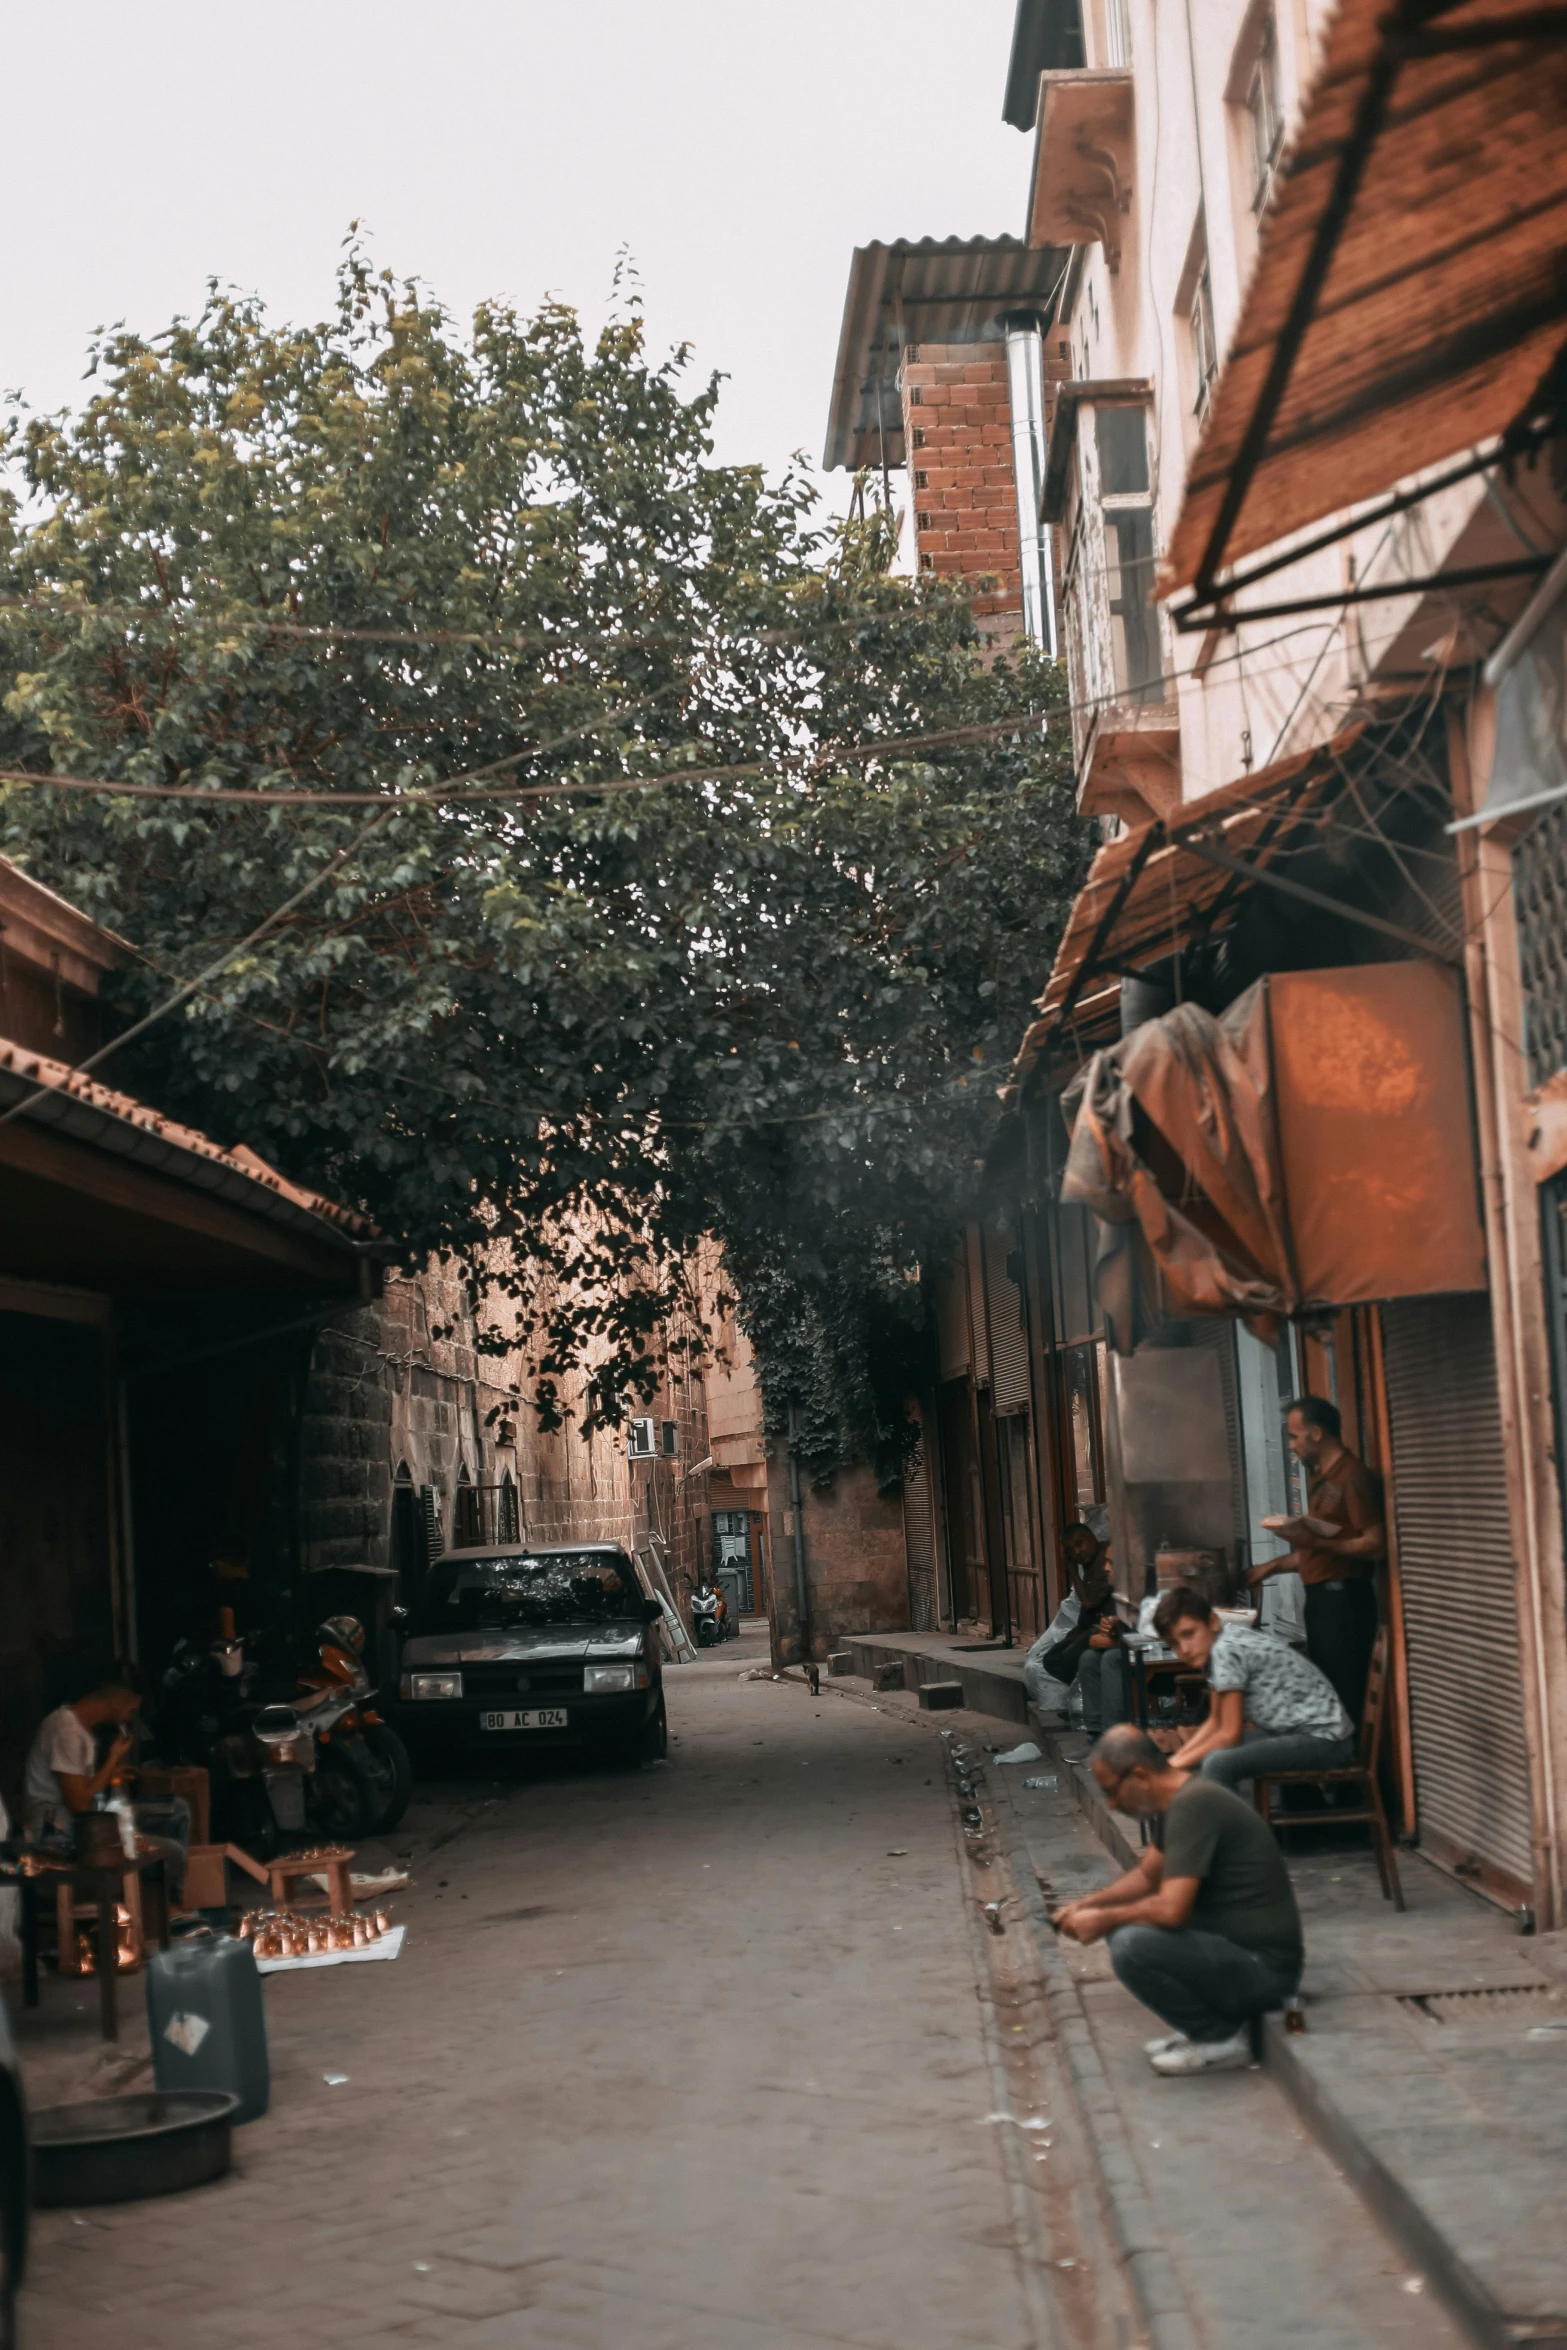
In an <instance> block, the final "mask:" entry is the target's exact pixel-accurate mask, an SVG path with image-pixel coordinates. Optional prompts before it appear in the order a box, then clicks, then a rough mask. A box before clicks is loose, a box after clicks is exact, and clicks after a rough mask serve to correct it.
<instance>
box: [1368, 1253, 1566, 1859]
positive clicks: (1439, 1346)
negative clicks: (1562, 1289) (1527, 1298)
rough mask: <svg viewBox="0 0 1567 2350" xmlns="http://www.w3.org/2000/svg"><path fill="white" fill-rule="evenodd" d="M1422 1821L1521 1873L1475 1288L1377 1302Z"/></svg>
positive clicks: (1514, 1726) (1495, 1465) (1492, 1461)
mask: <svg viewBox="0 0 1567 2350" xmlns="http://www.w3.org/2000/svg"><path fill="white" fill-rule="evenodd" d="M1382 1328H1383V1338H1384V1351H1385V1357H1386V1365H1387V1397H1388V1411H1389V1416H1390V1418H1391V1420H1392V1430H1393V1477H1394V1505H1395V1508H1396V1511H1397V1524H1398V1561H1399V1576H1400V1581H1401V1584H1402V1588H1403V1599H1404V1637H1405V1643H1406V1647H1407V1651H1408V1661H1409V1725H1410V1736H1411V1739H1412V1742H1413V1746H1414V1756H1415V1788H1416V1799H1417V1802H1418V1806H1419V1816H1420V1830H1421V1834H1422V1836H1425V1835H1428V1834H1429V1835H1432V1836H1434V1837H1435V1838H1436V1839H1437V1840H1438V1841H1439V1843H1440V1844H1441V1845H1443V1846H1445V1847H1447V1848H1448V1852H1446V1853H1444V1855H1443V1857H1454V1858H1458V1859H1463V1858H1464V1857H1466V1856H1468V1857H1472V1858H1474V1859H1475V1860H1478V1861H1481V1862H1487V1863H1489V1864H1490V1865H1491V1866H1492V1867H1494V1868H1497V1869H1501V1870H1504V1871H1505V1872H1506V1873H1507V1874H1508V1875H1509V1876H1511V1877H1515V1878H1517V1879H1518V1880H1519V1881H1520V1882H1521V1883H1523V1884H1524V1885H1528V1884H1530V1883H1531V1882H1532V1880H1533V1877H1534V1855H1533V1849H1532V1846H1531V1841H1530V1820H1529V1758H1528V1753H1527V1749H1526V1746H1525V1742H1524V1726H1523V1705H1522V1701H1521V1696H1520V1691H1519V1671H1520V1668H1519V1661H1518V1658H1519V1650H1518V1594H1517V1577H1516V1570H1515V1568H1514V1565H1513V1559H1512V1540H1511V1535H1510V1532H1509V1528H1508V1518H1507V1483H1506V1466H1505V1456H1504V1454H1503V1450H1502V1419H1501V1408H1500V1405H1499V1403H1498V1401H1497V1393H1496V1357H1495V1352H1494V1348H1493V1344H1492V1338H1491V1309H1490V1301H1489V1300H1488V1299H1487V1298H1484V1297H1430V1298H1406V1299H1403V1300H1401V1301H1400V1302H1399V1303H1397V1304H1395V1305H1387V1306H1384V1307H1383V1308H1382Z"/></svg>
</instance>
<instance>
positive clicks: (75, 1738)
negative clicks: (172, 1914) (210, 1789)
mask: <svg viewBox="0 0 1567 2350" xmlns="http://www.w3.org/2000/svg"><path fill="white" fill-rule="evenodd" d="M84 1677H85V1678H87V1679H89V1680H90V1681H91V1686H90V1687H89V1688H87V1689H85V1690H84V1691H83V1693H82V1695H81V1696H80V1697H76V1698H73V1699H72V1700H71V1702H70V1703H69V1704H68V1705H60V1706H56V1707H55V1710H54V1712H53V1713H52V1714H45V1716H44V1718H43V1720H42V1721H41V1722H40V1724H39V1725H38V1734H37V1736H36V1737H35V1738H34V1740H33V1743H32V1745H31V1746H30V1747H29V1749H28V1754H27V1771H26V1777H25V1780H24V1790H25V1794H26V1821H27V1837H28V1841H29V1843H31V1844H35V1845H37V1846H38V1847H39V1848H40V1849H41V1850H42V1851H45V1852H70V1851H72V1850H73V1849H74V1847H75V1841H76V1815H77V1813H78V1812H84V1811H91V1810H93V1808H94V1798H95V1797H97V1796H99V1795H101V1794H103V1793H104V1792H105V1791H106V1790H107V1789H108V1788H110V1787H112V1786H113V1785H114V1783H115V1781H116V1780H117V1779H119V1778H121V1777H123V1776H124V1774H125V1772H126V1771H127V1770H128V1769H129V1767H130V1760H131V1755H132V1753H133V1752H134V1748H135V1741H134V1739H133V1738H132V1736H131V1734H130V1728H129V1725H130V1724H131V1722H132V1721H133V1720H134V1719H135V1716H136V1713H137V1710H138V1708H139V1707H140V1705H141V1689H140V1685H139V1684H140V1675H139V1674H138V1673H137V1671H136V1668H135V1666H134V1665H124V1664H117V1665H114V1666H113V1667H111V1668H107V1669H104V1670H102V1671H100V1672H97V1673H90V1674H88V1675H86V1676H84ZM109 1722H112V1723H113V1724H114V1725H115V1735H114V1737H113V1739H112V1740H111V1741H110V1744H109V1750H108V1753H107V1754H106V1755H105V1756H104V1759H103V1761H102V1762H101V1763H100V1762H99V1760H98V1740H97V1732H98V1731H99V1730H100V1729H101V1728H103V1726H104V1725H105V1724H106V1723H109ZM133 1810H134V1813H135V1819H136V1827H137V1832H138V1834H139V1835H140V1836H141V1837H142V1839H143V1841H144V1843H146V1844H148V1845H150V1846H151V1847H152V1849H153V1852H154V1853H155V1854H156V1855H157V1856H158V1857H159V1858H161V1859H163V1860H164V1861H166V1862H167V1863H168V1870H169V1899H170V1902H171V1903H172V1904H173V1905H174V1906H176V1907H178V1905H179V1903H180V1901H181V1900H182V1898H183V1896H184V1891H185V1854H186V1847H187V1846H188V1845H189V1843H190V1806H189V1804H188V1803H186V1802H184V1801H183V1800H182V1799H181V1798H180V1797H179V1796H174V1797H171V1798H170V1799H169V1800H167V1801H166V1802H160V1803H138V1804H136V1805H134V1806H133Z"/></svg>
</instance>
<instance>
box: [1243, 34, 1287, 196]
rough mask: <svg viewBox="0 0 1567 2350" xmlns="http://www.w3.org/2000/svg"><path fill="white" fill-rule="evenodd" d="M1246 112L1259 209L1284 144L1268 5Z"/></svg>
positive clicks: (1270, 186)
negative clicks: (1249, 129)
mask: <svg viewBox="0 0 1567 2350" xmlns="http://www.w3.org/2000/svg"><path fill="white" fill-rule="evenodd" d="M1246 115H1247V120H1248V122H1249V124H1250V128H1251V208H1252V210H1253V212H1260V211H1261V210H1262V208H1263V206H1264V205H1265V204H1266V203H1267V201H1268V198H1269V196H1271V195H1272V193H1273V173H1274V167H1275V165H1276V164H1277V163H1278V160H1279V149H1280V147H1281V146H1282V145H1283V143H1284V109H1283V107H1282V105H1281V104H1280V101H1279V43H1278V28H1277V27H1276V26H1275V24H1274V21H1273V11H1272V9H1271V8H1270V9H1269V11H1268V13H1267V15H1266V16H1265V17H1264V18H1263V20H1262V29H1261V33H1260V35H1259V38H1258V42H1257V54H1256V57H1255V59H1254V60H1253V63H1252V69H1251V76H1250V79H1249V80H1248V82H1247V84H1246Z"/></svg>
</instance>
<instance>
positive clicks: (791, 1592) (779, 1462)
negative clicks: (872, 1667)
mask: <svg viewBox="0 0 1567 2350" xmlns="http://www.w3.org/2000/svg"><path fill="white" fill-rule="evenodd" d="M800 1493H801V1500H802V1503H803V1507H802V1510H801V1518H802V1520H803V1525H804V1534H805V1576H806V1605H807V1608H808V1611H809V1617H810V1625H809V1630H810V1654H811V1655H812V1656H813V1657H815V1658H816V1659H818V1660H820V1659H821V1658H823V1657H825V1656H826V1655H827V1654H828V1652H829V1650H831V1649H834V1648H839V1647H841V1646H842V1645H843V1643H844V1642H845V1641H846V1640H847V1639H849V1638H850V1637H852V1636H853V1635H855V1634H857V1633H862V1632H893V1631H905V1630H907V1628H908V1622H909V1574H908V1554H907V1550H906V1546H905V1541H904V1526H903V1503H902V1500H901V1498H900V1497H899V1495H897V1494H896V1493H893V1494H884V1493H878V1492H877V1490H876V1476H875V1472H874V1470H872V1469H871V1468H870V1467H868V1466H867V1465H866V1464H865V1463H863V1462H861V1463H858V1464H857V1465H856V1466H855V1467H853V1468H847V1469H840V1470H839V1471H838V1473H837V1475H836V1476H835V1477H834V1478H833V1480H832V1482H831V1484H830V1485H827V1486H825V1487H817V1486H814V1485H812V1483H811V1481H810V1479H809V1478H808V1477H802V1479H801V1481H800ZM767 1503H768V1535H769V1542H768V1547H769V1551H770V1554H771V1556H772V1558H773V1559H774V1560H775V1561H776V1564H777V1571H776V1573H775V1574H774V1575H773V1577H772V1579H771V1592H770V1597H771V1600H772V1608H771V1622H772V1639H773V1661H774V1665H775V1666H778V1665H782V1664H789V1663H796V1662H798V1660H799V1656H800V1626H799V1611H798V1605H797V1599H796V1574H795V1554H794V1512H793V1509H792V1507H791V1504H790V1498H789V1463H788V1458H787V1455H786V1454H785V1453H784V1450H783V1448H782V1446H779V1447H778V1449H777V1450H776V1452H775V1453H774V1456H773V1458H772V1460H771V1461H770V1462H769V1463H768V1491H767Z"/></svg>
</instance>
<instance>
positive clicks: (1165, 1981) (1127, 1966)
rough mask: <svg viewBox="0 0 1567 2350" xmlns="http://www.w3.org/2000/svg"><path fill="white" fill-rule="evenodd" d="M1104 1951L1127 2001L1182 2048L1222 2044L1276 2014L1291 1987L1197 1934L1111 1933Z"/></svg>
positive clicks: (1292, 1978)
mask: <svg viewBox="0 0 1567 2350" xmlns="http://www.w3.org/2000/svg"><path fill="white" fill-rule="evenodd" d="M1109 1950H1110V1964H1111V1965H1112V1966H1113V1967H1114V1969H1115V1971H1116V1973H1117V1974H1118V1975H1119V1976H1120V1978H1121V1981H1122V1982H1123V1983H1124V1984H1125V1985H1126V1988H1127V1989H1128V1991H1130V1992H1131V1994H1132V1997H1133V1998H1134V1999H1140V2000H1141V2001H1142V2003H1143V2005H1144V2007H1151V2008H1152V2009H1153V2012H1154V2014H1155V2015H1156V2016H1159V2017H1161V2018H1162V2020H1163V2021H1164V2022H1165V2023H1167V2024H1168V2025H1169V2027H1170V2029H1171V2031H1172V2032H1184V2033H1185V2034H1186V2037H1187V2039H1188V2040H1228V2039H1229V2038H1230V2037H1231V2035H1232V2034H1233V2033H1235V2032H1238V2031H1239V2030H1240V2028H1241V2025H1242V2024H1245V2023H1249V2022H1250V2021H1251V2019H1252V2017H1253V2016H1254V2015H1266V2014H1267V2012H1268V2010H1269V2009H1270V2008H1274V2007H1282V2006H1283V2005H1284V2002H1285V2000H1286V1999H1289V1998H1292V1997H1293V1996H1294V1992H1295V1986H1296V1982H1297V1981H1298V1979H1299V1978H1298V1976H1296V1975H1281V1974H1280V1973H1279V1972H1278V1971H1277V1969H1276V1968H1274V1967H1271V1966H1269V1964H1268V1962H1267V1960H1266V1959H1262V1958H1259V1957H1258V1956H1257V1953H1256V1952H1255V1950H1246V1949H1243V1948H1242V1946H1241V1944H1240V1943H1239V1942H1232V1941H1231V1940H1230V1939H1229V1937H1228V1935H1225V1934H1208V1933H1204V1932H1203V1931H1202V1929H1201V1928H1200V1927H1197V1926H1117V1927H1116V1929H1115V1932H1114V1933H1113V1934H1112V1935H1111V1936H1110V1937H1109Z"/></svg>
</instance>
